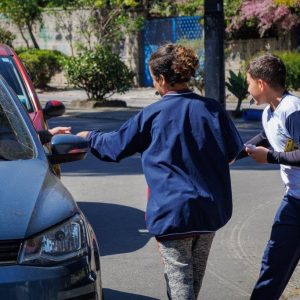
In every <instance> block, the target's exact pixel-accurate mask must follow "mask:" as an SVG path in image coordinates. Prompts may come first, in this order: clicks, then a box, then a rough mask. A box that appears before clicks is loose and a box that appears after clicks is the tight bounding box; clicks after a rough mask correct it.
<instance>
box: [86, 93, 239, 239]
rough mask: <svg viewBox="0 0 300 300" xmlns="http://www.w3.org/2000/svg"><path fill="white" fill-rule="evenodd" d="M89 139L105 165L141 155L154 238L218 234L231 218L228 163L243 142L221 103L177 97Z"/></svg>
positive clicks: (165, 98)
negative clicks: (216, 232) (147, 187)
mask: <svg viewBox="0 0 300 300" xmlns="http://www.w3.org/2000/svg"><path fill="white" fill-rule="evenodd" d="M88 139H89V144H90V148H91V152H92V153H93V154H94V155H95V156H97V157H98V158H99V159H101V160H105V161H114V162H118V161H120V160H121V159H122V158H124V157H127V156H130V155H133V154H134V153H137V152H138V153H141V158H142V166H143V170H144V174H145V177H146V181H147V184H148V186H149V188H150V196H149V201H148V203H147V210H146V223H147V228H148V229H149V232H150V233H152V234H154V235H155V236H157V237H172V238H173V237H177V236H178V237H180V236H184V235H189V234H197V233H199V232H209V231H215V230H217V229H219V228H220V227H222V226H223V225H224V224H225V223H226V222H227V221H228V220H229V219H230V217H231V213H232V196H231V183H230V174H229V165H228V163H229V162H230V161H231V160H233V159H234V158H235V157H236V156H237V154H238V153H239V152H240V151H241V149H242V148H243V143H242V140H241V138H240V136H239V134H238V132H237V130H236V128H235V126H234V124H233V122H232V121H231V120H230V119H229V117H228V115H227V113H226V112H225V111H224V110H223V108H222V107H221V106H220V105H219V103H218V102H217V101H215V100H211V99H207V98H203V97H201V96H199V95H197V94H195V93H193V92H190V91H186V92H181V93H180V92H178V93H175V92H172V93H169V94H166V95H164V96H163V97H162V99H161V100H160V101H157V102H155V103H153V104H152V105H150V106H148V107H146V108H144V109H143V110H142V111H140V112H139V113H138V114H137V115H135V116H134V117H133V118H131V119H129V120H128V121H127V122H126V123H124V124H123V125H122V126H121V128H120V129H119V130H118V131H114V132H110V133H102V132H100V131H92V132H91V133H90V134H89V137H88Z"/></svg>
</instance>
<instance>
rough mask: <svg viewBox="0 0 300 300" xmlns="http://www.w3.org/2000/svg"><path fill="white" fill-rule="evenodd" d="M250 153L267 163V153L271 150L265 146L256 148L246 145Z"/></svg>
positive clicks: (254, 157)
mask: <svg viewBox="0 0 300 300" xmlns="http://www.w3.org/2000/svg"><path fill="white" fill-rule="evenodd" d="M245 150H246V152H247V153H248V155H249V156H250V157H251V158H253V159H254V160H255V161H256V162H258V163H267V162H268V159H267V155H268V152H269V149H267V148H265V147H255V148H248V147H247V146H246V148H245Z"/></svg>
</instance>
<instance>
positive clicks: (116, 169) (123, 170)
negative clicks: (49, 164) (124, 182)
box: [61, 153, 143, 176]
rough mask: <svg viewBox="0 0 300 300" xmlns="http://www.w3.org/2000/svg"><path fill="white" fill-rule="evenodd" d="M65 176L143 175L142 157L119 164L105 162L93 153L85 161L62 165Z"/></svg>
mask: <svg viewBox="0 0 300 300" xmlns="http://www.w3.org/2000/svg"><path fill="white" fill-rule="evenodd" d="M61 169H62V172H63V174H64V176H68V175H70V176H83V175H84V176H113V175H124V174H126V175H135V174H143V169H142V165H141V159H140V156H139V155H138V154H137V155H134V156H131V157H128V158H126V159H123V160H122V161H121V162H119V163H112V162H103V161H101V160H99V159H97V158H96V157H94V156H93V155H92V154H91V153H89V154H88V155H87V157H86V158H85V159H84V160H81V161H77V162H72V163H70V164H62V165H61Z"/></svg>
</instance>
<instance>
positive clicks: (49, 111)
mask: <svg viewBox="0 0 300 300" xmlns="http://www.w3.org/2000/svg"><path fill="white" fill-rule="evenodd" d="M65 110H66V108H65V105H64V104H63V103H62V102H61V101H58V100H50V101H48V102H47V103H46V105H45V107H44V109H43V114H44V119H45V120H49V119H50V118H54V117H59V116H62V115H63V114H64V113H65Z"/></svg>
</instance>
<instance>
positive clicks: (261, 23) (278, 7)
mask: <svg viewBox="0 0 300 300" xmlns="http://www.w3.org/2000/svg"><path fill="white" fill-rule="evenodd" d="M299 9H300V0H244V1H242V3H241V6H240V8H239V12H238V15H237V16H235V17H234V18H232V20H231V22H230V24H229V26H228V28H227V31H228V32H229V33H232V32H234V31H237V30H239V29H240V28H241V27H242V26H244V25H245V23H247V22H248V25H249V24H250V26H256V27H257V29H258V31H259V34H260V36H264V34H265V33H266V32H267V31H268V30H270V29H272V28H273V29H275V30H277V32H280V31H281V32H283V33H287V32H289V31H290V30H291V29H293V28H294V27H295V26H297V25H298V24H299V23H300V16H299V13H298V12H299Z"/></svg>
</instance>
